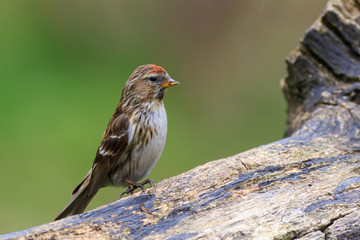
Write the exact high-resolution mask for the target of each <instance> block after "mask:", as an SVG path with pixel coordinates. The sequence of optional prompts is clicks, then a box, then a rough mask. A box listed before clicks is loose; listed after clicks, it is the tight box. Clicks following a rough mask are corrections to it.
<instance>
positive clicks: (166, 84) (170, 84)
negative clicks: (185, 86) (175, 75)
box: [161, 78, 180, 88]
mask: <svg viewBox="0 0 360 240" xmlns="http://www.w3.org/2000/svg"><path fill="white" fill-rule="evenodd" d="M177 84H180V83H179V82H178V81H175V80H174V79H172V78H170V79H169V80H167V81H165V82H163V83H162V84H161V87H162V88H168V87H170V86H174V85H177Z"/></svg>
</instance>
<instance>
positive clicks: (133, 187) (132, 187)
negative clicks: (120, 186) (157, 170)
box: [120, 178, 155, 198]
mask: <svg viewBox="0 0 360 240" xmlns="http://www.w3.org/2000/svg"><path fill="white" fill-rule="evenodd" d="M124 182H126V183H128V184H130V185H129V187H128V189H127V190H126V191H125V192H123V193H122V194H121V195H120V198H121V197H122V196H123V195H124V194H129V193H130V194H132V193H133V192H134V191H135V190H136V189H137V188H141V190H143V191H144V190H145V187H144V186H145V184H147V183H148V184H150V186H153V185H154V186H155V182H154V181H153V180H151V179H150V178H148V179H146V180H145V181H143V182H141V183H136V182H133V181H130V180H128V179H125V180H124Z"/></svg>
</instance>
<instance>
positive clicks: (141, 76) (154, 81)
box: [122, 64, 180, 103]
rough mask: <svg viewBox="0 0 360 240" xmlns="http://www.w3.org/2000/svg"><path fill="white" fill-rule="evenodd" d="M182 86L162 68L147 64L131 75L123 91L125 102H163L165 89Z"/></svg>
mask: <svg viewBox="0 0 360 240" xmlns="http://www.w3.org/2000/svg"><path fill="white" fill-rule="evenodd" d="M177 84H180V83H179V82H177V81H175V80H174V79H172V78H171V77H170V76H169V74H168V73H167V72H166V71H165V69H163V68H162V67H159V66H156V65H154V64H146V65H142V66H140V67H138V68H137V69H135V71H134V72H133V73H132V74H131V76H130V77H129V79H128V80H127V82H126V84H125V87H124V89H123V93H122V98H123V100H125V101H127V100H130V99H132V100H134V102H137V103H146V102H150V101H162V99H163V97H164V92H165V89H167V88H168V87H170V86H173V85H177Z"/></svg>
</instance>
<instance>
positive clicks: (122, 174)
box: [112, 106, 167, 185]
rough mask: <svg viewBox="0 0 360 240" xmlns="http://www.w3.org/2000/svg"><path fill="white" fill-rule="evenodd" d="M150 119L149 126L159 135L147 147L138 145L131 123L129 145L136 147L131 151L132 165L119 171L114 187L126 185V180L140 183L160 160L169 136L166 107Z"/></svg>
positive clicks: (162, 107)
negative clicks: (167, 135)
mask: <svg viewBox="0 0 360 240" xmlns="http://www.w3.org/2000/svg"><path fill="white" fill-rule="evenodd" d="M149 119H150V120H149V126H152V127H153V128H154V129H155V131H154V132H156V133H157V134H153V137H152V138H151V140H150V141H149V142H148V144H147V145H146V146H145V147H140V145H138V142H139V140H138V139H137V138H136V137H134V136H133V135H134V132H132V131H133V130H134V129H133V127H132V123H131V122H130V127H129V129H131V130H130V131H129V143H132V144H130V145H132V146H136V147H135V148H134V149H133V150H132V151H131V157H130V158H131V160H130V164H129V165H126V166H124V167H123V168H122V169H118V170H117V173H116V174H115V175H114V176H113V180H112V182H113V184H114V185H124V182H123V181H124V179H127V180H130V181H133V182H137V181H139V180H140V179H142V178H144V177H146V176H147V175H148V174H149V173H150V171H151V170H152V169H153V167H154V166H155V164H156V162H157V161H158V160H159V158H160V156H161V154H162V152H163V150H164V146H165V142H166V134H167V117H166V111H165V108H164V106H161V107H159V108H157V109H156V111H154V112H153V113H152V114H150V115H149ZM129 173H130V174H129ZM126 185H127V184H126Z"/></svg>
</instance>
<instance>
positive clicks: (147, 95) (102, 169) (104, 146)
mask: <svg viewBox="0 0 360 240" xmlns="http://www.w3.org/2000/svg"><path fill="white" fill-rule="evenodd" d="M176 84H179V82H177V81H175V80H173V79H171V78H170V76H169V74H168V73H167V72H166V71H165V70H164V69H163V68H162V67H158V66H156V65H153V64H147V65H143V66H140V67H138V68H137V69H136V70H135V71H134V72H133V73H132V74H131V76H130V78H129V79H128V80H127V82H126V83H125V86H124V89H123V91H122V94H121V98H120V102H119V105H118V106H117V108H116V110H115V113H114V114H113V116H112V118H111V119H110V121H109V124H108V126H107V128H106V131H105V133H104V136H103V138H102V140H101V143H100V147H99V148H98V150H97V152H96V156H95V160H94V163H93V166H92V168H91V169H90V171H89V172H88V174H87V175H86V176H85V178H84V180H82V181H81V183H80V184H79V185H78V186H77V187H76V188H75V189H74V191H73V192H72V199H71V200H70V202H69V203H68V204H67V205H66V206H65V208H64V209H63V210H62V211H61V213H60V214H59V215H58V216H57V217H56V218H55V220H58V219H61V218H64V217H66V216H69V215H75V214H79V213H82V212H84V210H85V208H86V207H87V206H88V204H89V203H90V201H91V200H92V198H93V197H94V196H95V194H96V193H97V192H98V191H99V189H100V188H102V187H106V186H128V187H129V189H128V190H127V191H126V192H124V193H132V192H133V191H134V190H135V189H136V188H142V189H144V185H145V184H146V183H150V184H151V182H152V180H150V179H147V180H145V181H144V182H142V183H137V181H139V180H140V179H142V178H144V177H146V176H147V175H148V174H149V173H150V171H151V169H152V168H153V167H154V165H155V164H156V162H157V160H158V159H159V157H160V155H161V153H162V151H163V149H164V146H165V141H166V133H167V117H166V111H165V108H164V103H163V97H164V92H165V89H166V88H168V87H170V86H173V85H176ZM124 193H123V194H124Z"/></svg>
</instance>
